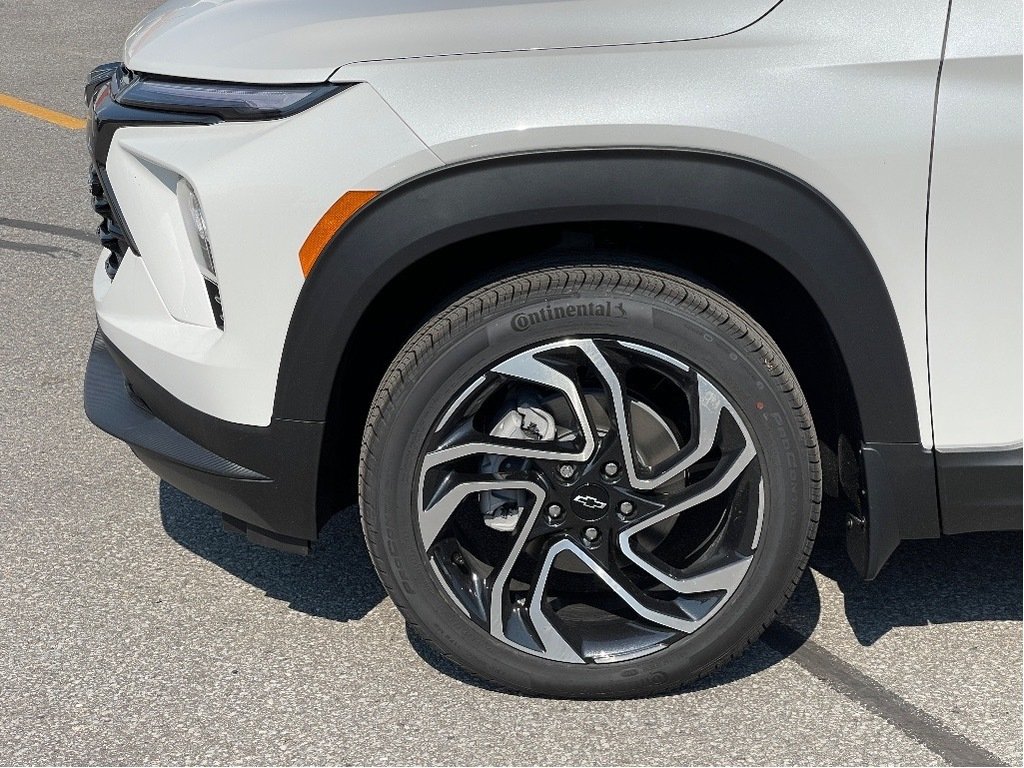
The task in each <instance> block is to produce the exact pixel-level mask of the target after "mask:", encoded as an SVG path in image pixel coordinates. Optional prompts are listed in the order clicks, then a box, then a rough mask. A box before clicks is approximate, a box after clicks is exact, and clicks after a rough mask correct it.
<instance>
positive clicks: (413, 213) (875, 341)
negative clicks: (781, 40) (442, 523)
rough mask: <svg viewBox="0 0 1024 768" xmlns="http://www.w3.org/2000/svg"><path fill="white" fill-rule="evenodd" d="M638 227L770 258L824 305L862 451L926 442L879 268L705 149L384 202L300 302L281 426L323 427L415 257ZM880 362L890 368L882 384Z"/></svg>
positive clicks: (467, 174)
mask: <svg viewBox="0 0 1024 768" xmlns="http://www.w3.org/2000/svg"><path fill="white" fill-rule="evenodd" d="M601 220H615V221H637V222H650V223H661V224H677V225H683V226H687V227H695V228H699V229H704V230H710V231H713V232H716V233H719V234H723V235H726V236H728V237H731V238H734V239H736V240H739V241H741V242H744V243H746V244H748V245H750V246H752V247H754V248H756V249H758V250H760V251H762V252H763V253H765V254H766V255H767V256H768V257H770V258H771V259H773V260H775V261H776V262H777V263H778V264H779V265H780V266H781V267H782V268H783V269H785V270H786V271H787V272H789V273H790V274H791V275H792V276H793V277H794V278H795V279H796V280H797V281H798V282H799V283H800V284H801V285H802V286H803V288H804V289H805V290H806V291H807V293H808V294H809V295H810V297H811V298H812V299H813V300H814V302H815V303H816V304H817V305H818V307H819V309H820V311H821V313H822V315H823V316H824V318H825V320H826V322H827V324H828V326H829V329H830V330H831V332H832V335H833V337H834V338H835V340H836V343H837V345H838V347H839V350H840V353H841V354H842V357H843V359H844V361H845V363H846V366H847V370H848V373H849V376H850V378H851V382H852V387H853V394H854V399H855V401H856V404H857V408H858V411H859V415H860V420H861V428H862V432H863V439H864V440H865V442H881V443H912V444H916V445H920V443H921V434H920V429H919V425H918V420H917V408H916V405H915V397H914V388H913V383H912V380H911V376H910V365H909V362H908V360H907V354H906V349H905V347H904V344H903V334H902V332H901V330H900V325H899V321H898V319H897V317H896V313H895V310H894V309H893V305H892V301H891V299H890V296H889V292H888V290H887V289H886V286H885V282H884V281H883V279H882V276H881V274H880V273H879V271H878V267H877V265H876V263H875V261H874V259H873V257H872V256H871V253H870V252H869V251H868V249H867V247H866V245H865V244H864V242H863V240H862V239H861V237H860V236H859V235H858V233H857V232H856V230H855V229H854V228H853V226H852V225H851V224H850V222H849V221H848V220H847V219H846V217H845V216H844V215H843V214H842V213H841V212H840V211H839V210H838V209H837V208H836V207H835V206H834V205H832V203H831V202H830V201H829V200H828V199H826V198H825V197H824V196H823V195H822V194H821V193H819V192H818V191H817V190H815V189H813V188H812V187H810V186H808V185H807V184H805V183H804V182H802V181H801V180H799V179H797V178H795V177H793V176H792V175H790V174H788V173H786V172H784V171H781V170H779V169H776V168H773V167H771V166H768V165H765V164H763V163H760V162H757V161H753V160H749V159H745V158H741V157H735V156H731V155H724V154H719V153H713V152H706V151H696V150H672V149H628V148H624V149H587V150H567V151H547V152H534V153H526V154H517V155H507V156H500V157H492V158H488V159H483V160H474V161H469V162H465V163H459V164H454V165H449V166H445V167H442V168H440V169H437V170H434V171H430V172H428V173H425V174H423V175H421V176H418V177H415V178H412V179H410V180H408V181H406V182H403V183H401V184H399V185H397V186H396V187H393V188H392V189H390V190H387V191H385V192H384V193H382V194H380V195H378V196H377V197H376V198H375V199H374V200H373V201H372V202H370V203H369V204H367V205H366V206H365V207H364V208H363V209H361V210H360V211H358V212H357V213H356V215H355V216H353V217H352V219H350V220H349V221H348V222H347V223H346V224H345V226H343V227H342V228H341V229H340V230H339V231H338V232H337V233H336V234H335V236H334V237H333V239H332V240H331V242H330V243H329V244H328V245H327V247H326V248H325V249H324V252H323V253H322V254H321V256H320V258H319V260H318V262H317V264H316V265H315V266H314V268H313V270H312V271H311V272H310V274H309V277H308V278H307V280H306V283H305V285H304V286H303V288H302V291H301V292H300V294H299V297H298V300H297V304H296V307H295V311H294V314H293V316H292V320H291V324H290V326H289V329H288V335H287V338H286V341H285V346H284V350H283V354H282V360H281V368H280V373H279V377H278V386H277V395H276V401H275V408H274V414H275V417H276V418H283V419H298V420H323V419H325V418H326V415H327V409H328V403H329V400H330V397H331V391H332V388H333V386H334V381H335V376H336V374H337V372H338V369H339V365H340V363H341V360H342V355H343V354H344V351H345V347H346V345H347V344H348V342H349V339H350V338H351V336H352V333H353V331H354V330H355V328H356V325H357V323H358V322H359V319H360V317H361V316H362V314H363V312H364V311H366V309H367V307H369V306H370V304H371V303H372V301H373V299H374V297H375V296H376V295H377V294H378V292H379V291H381V290H382V289H383V288H384V287H385V286H386V285H387V284H388V282H389V281H390V280H392V279H393V278H394V277H395V276H396V275H398V274H399V273H401V272H402V270H404V269H405V268H407V267H409V266H410V265H412V264H414V263H415V262H416V261H417V260H418V259H420V258H422V257H424V256H426V255H428V254H430V253H433V252H434V251H436V250H438V249H440V248H442V247H445V246H448V245H452V244H454V243H457V242H460V241H462V240H465V239H467V238H470V237H474V236H477V235H482V234H487V233H492V232H496V231H500V230H504V229H509V228H513V227H520V226H528V225H535V224H547V223H561V222H584V221H601ZM879 361H885V376H884V381H883V380H882V377H880V376H879Z"/></svg>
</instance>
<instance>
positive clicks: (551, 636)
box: [530, 540, 584, 664]
mask: <svg viewBox="0 0 1024 768" xmlns="http://www.w3.org/2000/svg"><path fill="white" fill-rule="evenodd" d="M572 547H575V545H574V544H572V542H570V541H568V540H563V541H559V542H557V543H555V544H554V545H552V546H551V547H549V548H548V551H547V554H546V555H545V556H544V561H543V563H542V564H541V567H540V571H539V573H538V576H537V580H536V583H535V584H534V585H533V595H532V596H531V598H530V623H531V624H533V630H534V632H536V633H537V637H538V638H539V639H540V642H541V645H543V646H544V655H545V656H546V657H547V658H549V659H554V660H555V661H567V662H570V663H573V664H580V663H583V661H584V659H583V657H581V656H580V655H579V653H577V652H576V649H575V648H573V647H572V646H571V645H570V644H569V642H568V641H567V640H566V639H565V638H564V637H563V636H562V634H561V633H560V632H559V631H558V630H557V629H556V628H555V626H554V624H552V623H551V621H550V620H549V619H548V617H547V614H546V612H545V611H544V593H545V591H546V590H547V584H548V578H549V576H550V575H551V567H552V565H553V564H554V561H555V558H556V557H558V555H559V554H560V553H561V552H563V551H567V550H569V549H570V548H572ZM577 549H578V548H577Z"/></svg>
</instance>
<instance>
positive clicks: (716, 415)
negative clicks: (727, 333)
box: [581, 342, 727, 491]
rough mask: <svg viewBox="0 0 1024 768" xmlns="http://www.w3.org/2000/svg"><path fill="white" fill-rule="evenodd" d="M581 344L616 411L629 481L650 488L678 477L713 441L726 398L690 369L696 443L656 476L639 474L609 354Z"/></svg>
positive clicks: (652, 352) (640, 488) (662, 357)
mask: <svg viewBox="0 0 1024 768" xmlns="http://www.w3.org/2000/svg"><path fill="white" fill-rule="evenodd" d="M620 343H621V345H622V346H624V347H626V348H627V349H634V350H637V351H641V352H643V353H645V354H648V355H651V356H652V357H656V358H657V359H659V360H665V361H667V362H669V363H671V364H673V365H675V366H677V367H678V368H679V369H680V370H682V371H684V372H690V369H689V367H687V366H685V365H683V364H682V363H679V362H678V361H675V360H673V359H672V358H670V357H669V356H668V355H664V354H661V353H658V352H656V351H655V350H651V349H647V348H646V347H641V346H640V345H637V344H628V343H625V342H620ZM581 348H582V349H583V350H584V352H586V354H587V356H588V357H589V358H590V360H591V362H592V363H593V364H594V367H595V368H596V369H597V372H598V373H599V374H600V375H601V378H602V379H603V380H604V383H605V385H606V386H607V387H608V392H609V394H610V396H611V401H612V408H613V410H614V411H615V427H616V429H617V430H618V432H619V435H620V439H621V441H622V450H623V454H624V457H623V458H624V459H625V462H626V473H627V475H628V477H629V482H630V484H631V485H632V486H633V487H634V488H635V489H636V490H638V491H651V490H654V489H656V488H660V487H661V486H663V485H664V484H665V483H668V482H669V481H671V480H673V479H675V478H677V477H679V475H680V474H682V473H683V472H685V471H686V470H687V469H689V468H690V467H692V466H693V465H694V464H696V463H697V462H698V461H700V460H701V459H702V458H704V457H705V456H707V455H708V453H709V452H710V451H711V449H712V448H713V447H714V445H715V437H716V436H717V435H718V422H719V420H720V418H721V414H722V410H723V409H724V408H726V407H727V404H726V401H725V399H724V398H723V397H722V395H721V394H720V393H719V392H718V390H717V389H716V388H715V387H714V385H713V384H711V382H709V381H708V380H707V379H706V378H704V377H703V376H701V375H700V374H699V373H693V375H695V376H696V378H697V397H698V400H699V403H698V408H699V411H698V413H699V415H698V420H699V424H698V435H697V444H696V445H695V446H694V447H693V448H692V449H691V450H690V451H688V452H687V453H686V455H685V456H682V457H681V458H680V459H679V460H678V461H676V462H675V463H674V464H673V465H672V466H671V467H669V468H668V469H666V470H664V471H663V472H660V473H659V474H658V475H657V476H655V477H650V478H642V477H640V476H639V473H638V472H637V467H636V450H635V446H634V443H633V436H632V431H631V430H630V428H629V418H628V416H627V413H626V400H625V395H624V394H623V387H622V382H621V381H620V379H619V376H618V374H617V373H616V372H615V370H614V369H613V368H612V366H611V364H610V363H609V362H608V358H606V357H605V356H604V354H602V352H601V351H600V350H599V349H598V348H597V345H596V344H594V343H593V342H588V346H586V347H583V346H581Z"/></svg>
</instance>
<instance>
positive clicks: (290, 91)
mask: <svg viewBox="0 0 1024 768" xmlns="http://www.w3.org/2000/svg"><path fill="white" fill-rule="evenodd" d="M346 87H347V86H346V85H339V84H335V83H316V84H314V85H248V84H244V83H215V82H204V81H198V80H165V79H160V78H153V77H147V76H139V77H132V76H131V75H130V74H128V73H127V72H125V71H124V70H122V71H121V72H119V73H118V75H117V76H116V77H115V78H114V84H113V91H114V100H115V101H116V102H117V103H118V104H123V105H124V106H127V107H140V108H142V109H159V110H161V111H163V112H188V113H190V114H206V115H216V116H217V117H219V118H221V119H222V120H268V119H272V118H278V117H287V116H289V115H294V114H295V113H297V112H301V111H302V110H304V109H306V108H308V107H311V106H313V105H314V104H316V103H318V102H320V101H323V100H324V99H326V98H328V97H329V96H332V95H334V94H335V93H338V92H339V91H342V90H344V89H345V88H346Z"/></svg>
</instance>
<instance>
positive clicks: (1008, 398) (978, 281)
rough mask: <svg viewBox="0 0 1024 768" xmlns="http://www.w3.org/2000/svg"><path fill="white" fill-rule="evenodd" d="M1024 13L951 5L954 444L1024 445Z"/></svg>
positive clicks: (950, 423)
mask: <svg viewBox="0 0 1024 768" xmlns="http://www.w3.org/2000/svg"><path fill="white" fill-rule="evenodd" d="M994 6H998V11H999V12H998V13H997V12H995V10H996V8H994ZM1021 22H1022V20H1021V5H1020V3H1018V2H1014V1H1013V0H1003V1H1002V2H1000V3H998V4H996V3H986V4H984V5H982V4H977V3H975V4H971V3H956V2H954V3H953V10H952V14H951V16H950V23H949V36H948V41H947V44H946V58H945V62H944V63H943V67H942V84H941V88H940V91H939V102H938V110H937V115H936V118H937V119H936V126H935V161H934V167H933V171H932V189H931V208H930V214H929V227H928V229H929V231H928V332H929V343H930V349H931V385H932V398H933V404H932V411H933V418H934V426H935V444H936V447H938V448H939V449H940V450H944V451H949V450H964V449H972V448H974V449H980V448H997V447H1007V446H1019V445H1020V444H1021V431H1022V427H1021V425H1022V421H1024V413H1022V409H1021V404H1022V397H1021V391H1022V388H1024V384H1022V377H1021V372H1022V369H1024V361H1022V359H1021V346H1022V341H1021V325H1022V322H1024V319H1022V311H1021V295H1022V291H1024V287H1022V274H1021V254H1022V252H1024V238H1022V234H1021V230H1022V224H1021V210H1022V205H1024V201H1022V199H1021V183H1020V178H1021V177H1020V174H1021V165H1022V162H1024V157H1022V150H1021V147H1022V136H1021V36H1020V29H1021Z"/></svg>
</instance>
